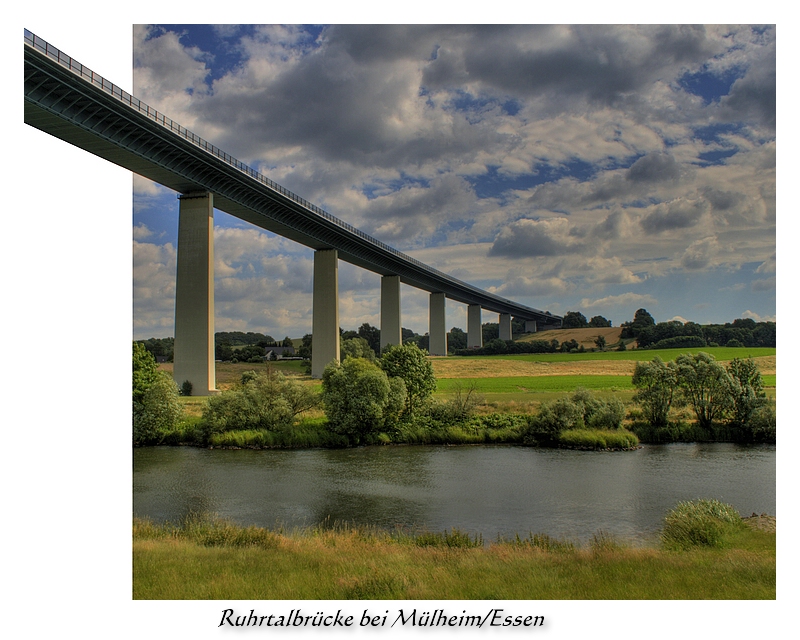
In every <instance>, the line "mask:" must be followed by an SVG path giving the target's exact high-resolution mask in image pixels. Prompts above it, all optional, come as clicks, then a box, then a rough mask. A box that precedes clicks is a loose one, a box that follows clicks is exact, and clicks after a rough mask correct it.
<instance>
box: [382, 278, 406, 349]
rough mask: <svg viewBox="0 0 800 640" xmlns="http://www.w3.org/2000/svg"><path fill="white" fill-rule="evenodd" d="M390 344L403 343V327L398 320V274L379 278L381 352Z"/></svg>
mask: <svg viewBox="0 0 800 640" xmlns="http://www.w3.org/2000/svg"><path fill="white" fill-rule="evenodd" d="M390 344H395V345H400V344H403V328H402V326H401V320H400V276H383V277H382V278H381V352H383V350H384V348H385V347H387V346H389V345H390ZM378 355H380V354H378Z"/></svg>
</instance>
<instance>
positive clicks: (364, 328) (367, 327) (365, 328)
mask: <svg viewBox="0 0 800 640" xmlns="http://www.w3.org/2000/svg"><path fill="white" fill-rule="evenodd" d="M358 337H359V338H363V339H364V340H366V341H367V344H368V345H369V348H370V349H372V351H373V352H375V353H380V351H381V330H380V329H378V327H373V326H372V325H371V324H369V323H368V322H365V323H364V324H362V325H361V326H360V327H359V328H358Z"/></svg>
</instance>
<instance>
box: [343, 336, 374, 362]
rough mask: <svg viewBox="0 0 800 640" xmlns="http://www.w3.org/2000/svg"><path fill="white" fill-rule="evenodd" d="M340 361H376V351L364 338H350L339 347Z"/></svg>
mask: <svg viewBox="0 0 800 640" xmlns="http://www.w3.org/2000/svg"><path fill="white" fill-rule="evenodd" d="M339 351H340V357H339V359H340V360H341V361H342V362H344V361H345V359H346V358H365V359H366V360H370V361H374V360H375V351H373V350H372V348H370V346H369V343H368V342H367V341H366V340H365V339H364V338H358V337H356V338H350V339H349V340H343V341H342V343H341V345H340V346H339Z"/></svg>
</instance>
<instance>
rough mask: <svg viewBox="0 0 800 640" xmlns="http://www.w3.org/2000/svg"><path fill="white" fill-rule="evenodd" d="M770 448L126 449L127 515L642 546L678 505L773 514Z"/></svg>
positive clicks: (744, 513) (694, 445) (687, 446)
mask: <svg viewBox="0 0 800 640" xmlns="http://www.w3.org/2000/svg"><path fill="white" fill-rule="evenodd" d="M775 457H776V456H775V446H774V445H760V446H752V447H745V446H739V445H734V444H718V443H715V444H670V445H646V446H644V447H643V448H642V449H639V450H637V451H632V452H594V451H570V450H560V449H538V448H530V447H512V446H458V447H446V446H444V447H443V446H387V447H362V448H356V449H337V450H326V449H305V450H298V451H283V450H268V451H252V450H221V449H213V450H211V449H199V448H192V447H155V448H143V449H135V450H134V456H133V468H134V474H133V485H134V486H133V509H134V515H135V516H138V517H149V518H151V519H153V520H155V521H157V522H164V521H171V522H177V521H180V520H181V519H182V518H183V517H185V516H186V515H188V514H190V513H212V514H216V515H218V516H221V517H223V518H228V519H231V520H233V521H235V522H237V523H239V524H242V525H251V524H254V525H258V526H264V527H271V528H272V527H277V526H284V527H288V528H295V527H304V526H309V525H315V524H318V523H321V522H328V523H331V522H348V523H354V524H365V525H375V526H379V527H385V528H394V527H398V526H399V527H405V528H409V529H428V530H433V531H443V530H445V529H451V528H454V527H455V528H458V529H461V530H463V531H467V532H470V533H474V534H477V533H480V534H482V535H483V537H484V539H486V540H494V539H495V538H496V537H497V536H498V535H499V536H506V537H507V536H513V535H515V534H517V533H519V534H521V535H527V534H528V533H547V534H550V535H553V536H557V537H564V538H570V539H573V540H578V541H586V540H587V539H589V538H591V536H592V535H593V534H594V533H596V532H598V531H605V532H608V533H611V534H615V535H619V536H622V537H624V538H626V539H629V540H632V541H636V540H640V541H643V540H647V539H649V538H650V537H652V536H653V535H654V534H655V533H656V532H657V530H658V528H659V526H660V521H661V519H662V518H663V516H664V514H665V513H666V512H667V511H668V510H669V509H671V508H672V507H673V506H674V505H675V503H676V502H678V501H679V500H691V499H695V498H700V497H702V498H717V499H719V500H722V501H723V502H727V503H730V504H732V505H733V506H734V507H736V508H737V509H738V510H739V512H740V513H742V514H743V515H750V513H752V512H757V513H762V512H766V513H769V514H771V515H775V507H776V498H775V473H776V471H775Z"/></svg>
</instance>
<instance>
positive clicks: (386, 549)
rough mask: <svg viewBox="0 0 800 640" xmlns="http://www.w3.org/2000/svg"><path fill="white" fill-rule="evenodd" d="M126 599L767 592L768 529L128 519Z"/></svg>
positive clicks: (728, 595)
mask: <svg viewBox="0 0 800 640" xmlns="http://www.w3.org/2000/svg"><path fill="white" fill-rule="evenodd" d="M133 597H134V598H135V599H145V600H156V599H157V600H160V599H171V600H180V599H228V600H230V599H241V600H255V599H270V600H272V599H277V600H281V599H284V600H285V599H288V600H298V599H319V600H348V599H361V600H369V599H374V600H380V599H397V600H400V599H419V600H430V599H434V600H441V599H458V600H478V599H495V600H513V599H543V600H551V599H552V600H569V599H581V600H587V599H646V600H654V599H774V598H775V597H776V587H775V533H774V532H765V531H756V530H753V529H750V528H748V527H744V526H742V527H738V528H734V529H733V530H731V531H730V532H729V533H728V534H727V537H726V539H725V541H724V544H722V545H718V546H716V547H708V546H699V547H692V548H690V549H688V550H682V551H670V550H667V549H666V548H662V547H659V548H636V547H629V546H625V545H623V544H621V543H619V542H618V541H615V540H613V539H610V538H609V537H608V536H604V535H602V534H599V535H596V536H595V538H594V539H593V541H592V543H591V544H589V545H588V546H587V547H585V548H579V547H576V546H575V545H573V544H571V543H569V542H564V541H557V540H554V539H552V538H549V537H548V536H545V535H536V536H533V535H531V536H529V537H528V538H525V539H519V538H518V539H516V540H510V541H498V542H496V543H494V544H491V545H489V546H484V544H483V541H482V540H480V539H479V538H478V539H472V538H470V537H469V536H467V535H465V534H462V533H459V532H457V531H453V532H450V533H448V532H444V533H442V534H424V535H418V536H411V535H399V534H396V533H394V534H392V533H389V532H382V531H377V530H364V529H348V528H340V529H338V530H334V531H332V530H323V529H314V530H309V531H304V532H296V533H290V534H287V533H276V532H271V531H267V530H265V529H259V528H256V527H247V528H243V527H237V526H235V525H231V524H227V523H220V522H216V523H210V524H209V523H205V524H195V525H185V526H184V527H171V526H169V525H160V526H158V525H154V524H152V523H150V522H147V521H135V522H134V526H133Z"/></svg>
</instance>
